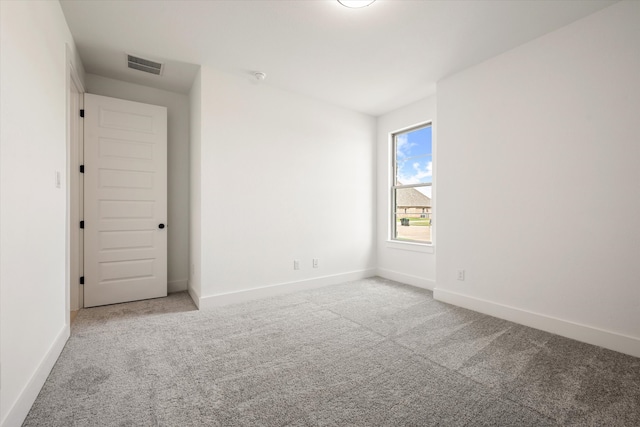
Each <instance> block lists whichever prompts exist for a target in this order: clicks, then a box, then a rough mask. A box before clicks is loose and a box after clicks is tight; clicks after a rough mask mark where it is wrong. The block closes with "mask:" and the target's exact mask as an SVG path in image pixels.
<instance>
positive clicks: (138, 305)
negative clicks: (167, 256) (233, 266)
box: [24, 278, 640, 426]
mask: <svg viewBox="0 0 640 427" xmlns="http://www.w3.org/2000/svg"><path fill="white" fill-rule="evenodd" d="M24 425H25V426H378V425H384V426H435V425H441V426H550V425H575V426H640V359H638V358H634V357H631V356H626V355H623V354H619V353H615V352H612V351H608V350H604V349H602V348H599V347H594V346H591V345H587V344H582V343H579V342H576V341H572V340H569V339H566V338H561V337H558V336H555V335H552V334H548V333H545V332H541V331H538V330H534V329H530V328H527V327H524V326H519V325H516V324H513V323H510V322H507V321H504V320H499V319H495V318H492V317H488V316H484V315H481V314H478V313H474V312H471V311H468V310H464V309H461V308H457V307H454V306H451V305H447V304H443V303H440V302H438V301H434V300H433V298H432V294H431V292H429V291H425V290H421V289H416V288H412V287H409V286H405V285H401V284H398V283H396V282H392V281H388V280H384V279H380V278H371V279H366V280H361V281H357V282H351V283H345V284H343V285H338V286H331V287H326V288H322V289H318V290H313V291H303V292H298V293H294V294H290V295H286V296H281V297H275V298H270V299H265V300H260V301H254V302H248V303H243V304H238V305H233V306H227V307H224V308H220V309H217V310H211V311H197V310H196V308H195V306H194V305H193V303H192V302H191V300H190V298H189V296H188V295H187V294H186V293H180V294H174V295H171V296H169V297H167V298H162V299H157V300H149V301H141V302H134V303H127V304H119V305H113V306H106V307H98V308H92V309H85V310H82V311H81V312H80V313H79V314H78V317H77V319H76V322H75V323H74V325H73V328H72V332H71V338H70V339H69V341H68V343H67V345H66V347H65V348H64V351H63V352H62V355H61V356H60V359H59V360H58V362H57V363H56V365H55V367H54V369H53V371H52V373H51V375H50V376H49V378H48V380H47V382H46V384H45V385H44V387H43V389H42V392H41V393H40V395H39V396H38V399H37V400H36V402H35V404H34V405H33V407H32V409H31V412H30V413H29V415H28V417H27V419H26V421H25V423H24Z"/></svg>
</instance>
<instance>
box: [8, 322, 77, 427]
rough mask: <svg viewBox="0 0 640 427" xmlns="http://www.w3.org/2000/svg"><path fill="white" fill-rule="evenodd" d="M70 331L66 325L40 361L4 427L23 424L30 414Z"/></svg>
mask: <svg viewBox="0 0 640 427" xmlns="http://www.w3.org/2000/svg"><path fill="white" fill-rule="evenodd" d="M70 333H71V330H70V328H69V325H65V326H64V328H62V330H61V331H60V333H59V334H58V336H57V337H56V339H55V340H54V341H53V344H51V347H49V350H48V351H47V353H46V354H45V355H44V357H43V358H42V360H41V361H40V364H39V365H38V367H37V368H36V370H35V372H34V373H33V375H32V376H31V378H30V379H29V382H27V385H25V387H24V388H23V389H22V391H21V392H20V394H19V395H18V399H17V400H16V402H15V403H14V404H13V407H11V409H9V412H7V415H6V417H5V418H4V420H2V424H0V425H1V426H2V427H17V426H21V425H22V423H23V422H24V419H25V418H26V417H27V415H28V414H29V410H30V409H31V406H32V405H33V402H35V401H36V398H37V397H38V394H39V393H40V390H41V389H42V386H43V385H44V383H45V381H46V380H47V377H48V376H49V374H50V373H51V369H53V365H55V363H56V361H57V360H58V357H59V356H60V353H62V349H63V348H64V345H65V344H66V343H67V340H68V339H69V336H70Z"/></svg>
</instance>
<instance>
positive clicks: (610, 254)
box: [436, 1, 640, 356]
mask: <svg viewBox="0 0 640 427" xmlns="http://www.w3.org/2000/svg"><path fill="white" fill-rule="evenodd" d="M639 76H640V2H635V1H631V2H621V3H618V4H615V5H613V6H611V7H609V8H607V9H604V10H603V11H601V12H598V13H596V14H594V15H591V16H589V17H587V18H584V19H582V20H580V21H577V22H575V23H573V24H571V25H569V26H567V27H565V28H562V29H560V30H558V31H555V32H553V33H550V34H548V35H546V36H544V37H541V38H539V39H537V40H535V41H532V42H530V43H528V44H526V45H523V46H521V47H518V48H517V49H514V50H512V51H510V52H507V53H505V54H502V55H500V56H497V57H495V58H493V59H491V60H489V61H486V62H484V63H482V64H480V65H478V66H475V67H473V68H470V69H468V70H466V71H463V72H461V73H459V74H456V75H454V76H451V77H449V78H447V79H445V80H443V81H441V82H440V83H439V84H438V87H437V91H438V96H437V108H438V127H437V139H438V156H437V162H438V165H437V167H438V174H437V178H438V183H437V184H438V188H437V190H438V198H437V217H438V221H437V231H438V240H437V245H438V256H437V261H436V267H437V291H436V296H437V297H438V295H440V296H441V297H447V296H448V297H451V298H453V299H456V300H457V302H458V303H464V304H466V305H467V306H470V307H472V308H478V309H480V308H482V307H484V308H485V309H486V310H491V307H493V308H495V309H497V310H498V308H499V307H502V308H505V306H506V309H507V311H510V312H511V313H512V314H513V315H515V316H517V315H518V314H516V312H519V313H520V315H523V316H524V317H526V318H528V319H529V321H530V322H532V323H533V324H536V322H537V320H536V318H537V319H538V320H540V319H541V318H545V319H547V320H549V318H551V320H553V319H555V320H553V321H552V322H551V323H552V325H551V326H548V328H550V329H553V330H554V331H556V332H559V333H563V334H569V335H571V334H574V335H579V334H578V333H577V332H576V331H575V330H574V331H573V332H571V331H569V332H567V331H565V332H563V331H562V330H561V329H562V328H563V326H562V325H563V324H564V326H567V327H569V326H568V325H574V326H575V325H576V324H577V325H582V326H586V327H588V328H587V329H586V330H585V329H584V328H583V329H582V332H581V334H583V335H584V336H582V337H581V339H583V340H586V341H589V340H591V342H593V343H596V344H600V345H606V346H609V347H610V348H615V349H618V350H620V351H624V352H628V353H632V354H635V355H637V356H640V286H639V283H640V282H639V277H640V262H638V260H640V221H639V218H640V167H638V159H640V140H639V135H640V120H639V118H640V78H639ZM458 268H464V269H466V280H465V281H464V282H460V281H456V277H455V275H456V269H458ZM438 291H442V292H438ZM512 309H514V310H515V311H514V310H512ZM523 313H524V314H523ZM527 313H528V314H527ZM541 316H542V317H541ZM571 328H573V326H571V327H569V329H571ZM574 329H575V328H574ZM578 329H579V328H578ZM585 331H587V332H585ZM589 331H590V332H589ZM607 332H609V333H610V334H607ZM605 336H608V337H609V338H610V341H611V342H608V343H605V342H603V340H604V341H606V340H607V338H602V337H605ZM598 337H600V338H598Z"/></svg>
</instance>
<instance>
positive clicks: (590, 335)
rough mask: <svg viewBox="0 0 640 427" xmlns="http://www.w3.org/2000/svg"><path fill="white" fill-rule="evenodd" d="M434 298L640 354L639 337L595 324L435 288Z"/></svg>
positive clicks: (625, 351)
mask: <svg viewBox="0 0 640 427" xmlns="http://www.w3.org/2000/svg"><path fill="white" fill-rule="evenodd" d="M433 297H434V298H435V299H437V300H438V301H442V302H446V303H449V304H453V305H457V306H459V307H463V308H468V309H469V310H473V311H477V312H480V313H484V314H488V315H490V316H493V317H498V318H500V319H505V320H509V321H512V322H515V323H519V324H521V325H525V326H530V327H532V328H535V329H541V330H543V331H547V332H551V333H552V334H556V335H561V336H563V337H567V338H571V339H574V340H577V341H582V342H585V343H588V344H593V345H597V346H600V347H604V348H608V349H609V350H614V351H618V352H620V353H625V354H629V355H631V356H635V357H640V339H637V338H634V337H630V336H627V335H622V334H618V333H615V332H610V331H605V330H602V329H598V328H594V327H592V326H586V325H581V324H578V323H573V322H570V321H567V320H562V319H558V318H555V317H551V316H546V315H543V314H539V313H534V312H531V311H527V310H522V309H519V308H515V307H510V306H507V305H503V304H498V303H495V302H491V301H487V300H483V299H479V298H475V297H470V296H467V295H462V294H459V293H457V292H451V291H446V290H443V289H439V288H435V289H434V291H433Z"/></svg>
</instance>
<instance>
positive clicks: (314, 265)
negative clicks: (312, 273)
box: [313, 258, 318, 268]
mask: <svg viewBox="0 0 640 427" xmlns="http://www.w3.org/2000/svg"><path fill="white" fill-rule="evenodd" d="M313 268H318V258H314V259H313Z"/></svg>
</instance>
